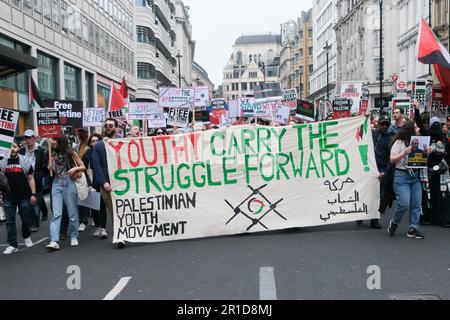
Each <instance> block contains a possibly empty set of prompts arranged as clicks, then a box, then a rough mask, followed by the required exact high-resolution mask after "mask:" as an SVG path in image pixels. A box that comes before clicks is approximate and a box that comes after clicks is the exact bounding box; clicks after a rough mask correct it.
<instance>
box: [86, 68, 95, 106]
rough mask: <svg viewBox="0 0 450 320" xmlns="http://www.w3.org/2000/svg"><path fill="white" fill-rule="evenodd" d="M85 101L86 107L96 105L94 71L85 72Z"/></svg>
mask: <svg viewBox="0 0 450 320" xmlns="http://www.w3.org/2000/svg"><path fill="white" fill-rule="evenodd" d="M84 85H85V94H86V97H85V101H86V107H88V108H93V107H94V75H93V74H92V73H89V72H86V74H85V83H84Z"/></svg>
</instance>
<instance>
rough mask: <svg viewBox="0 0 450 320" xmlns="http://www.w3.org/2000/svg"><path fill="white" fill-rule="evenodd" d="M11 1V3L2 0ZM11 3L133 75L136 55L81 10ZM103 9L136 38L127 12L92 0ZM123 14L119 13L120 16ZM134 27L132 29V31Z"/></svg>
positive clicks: (53, 1) (37, 1) (47, 1)
mask: <svg viewBox="0 0 450 320" xmlns="http://www.w3.org/2000/svg"><path fill="white" fill-rule="evenodd" d="M2 1H4V2H9V0H2ZM10 1H11V4H12V5H13V6H14V7H16V8H18V9H21V10H22V11H23V12H24V13H25V14H27V15H30V16H31V17H33V18H34V19H36V20H38V21H41V22H42V21H43V22H44V24H46V25H47V26H49V27H51V28H52V29H54V30H55V31H57V32H60V33H61V34H63V35H65V36H67V37H68V38H69V39H71V40H73V41H76V42H77V43H79V44H80V45H82V46H84V47H85V48H86V49H89V50H90V51H92V52H94V53H96V54H97V55H99V56H101V57H102V58H104V59H106V60H108V61H109V62H111V63H113V64H115V65H117V66H118V67H120V68H122V69H124V70H126V71H127V72H129V73H133V66H134V53H133V52H132V51H131V50H130V49H129V48H128V47H127V46H125V45H124V44H122V43H121V42H120V41H118V40H117V39H116V38H115V37H113V36H111V35H110V34H109V32H106V31H104V30H103V29H102V28H100V27H99V26H98V25H97V24H95V23H94V22H93V21H91V20H90V19H89V18H88V17H87V16H86V15H85V14H84V13H82V12H81V10H80V9H79V8H77V7H76V6H74V5H72V4H68V3H67V2H66V1H63V0H61V1H60V0H10ZM90 1H91V2H92V3H96V6H97V8H98V9H100V8H102V10H103V11H104V13H105V14H107V15H109V16H110V17H109V19H113V21H116V22H115V23H116V25H117V26H118V27H120V28H121V29H122V31H124V32H125V31H126V32H127V33H128V35H129V36H130V37H131V38H133V18H132V16H131V15H130V14H128V13H126V11H125V10H124V9H122V8H121V7H120V6H118V5H117V3H116V2H113V1H111V0H103V1H102V0H90ZM118 12H120V14H119V13H118ZM130 28H131V29H130Z"/></svg>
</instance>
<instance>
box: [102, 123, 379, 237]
mask: <svg viewBox="0 0 450 320" xmlns="http://www.w3.org/2000/svg"><path fill="white" fill-rule="evenodd" d="M107 157H108V167H109V175H110V179H111V185H112V189H113V190H114V191H113V192H112V193H111V195H112V201H113V208H114V242H115V243H117V242H119V241H129V242H162V241H171V240H181V239H191V238H201V237H210V236H221V235H231V234H240V233H252V232H261V231H271V230H280V229H287V228H295V227H307V226H321V225H327V224H334V223H342V222H350V221H357V220H367V219H376V218H379V213H378V203H379V196H378V190H379V182H378V179H377V178H378V173H377V167H376V162H375V155H374V150H373V142H372V133H371V130H370V126H369V122H368V118H365V117H355V118H349V119H345V120H341V121H328V122H319V123H311V124H299V125H294V126H289V127H260V126H256V127H255V126H235V127H231V128H228V129H226V130H225V129H224V130H211V131H203V132H194V133H190V134H184V135H173V136H156V137H145V138H139V139H113V140H110V141H109V142H108V144H107Z"/></svg>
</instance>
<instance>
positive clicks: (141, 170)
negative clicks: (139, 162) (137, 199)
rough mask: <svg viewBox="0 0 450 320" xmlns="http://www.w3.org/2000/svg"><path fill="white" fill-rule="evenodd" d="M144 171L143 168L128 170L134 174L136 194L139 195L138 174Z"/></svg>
mask: <svg viewBox="0 0 450 320" xmlns="http://www.w3.org/2000/svg"><path fill="white" fill-rule="evenodd" d="M143 171H144V169H143V168H135V169H130V170H129V172H130V173H133V172H134V179H135V181H136V183H135V184H136V190H135V192H136V194H139V172H143Z"/></svg>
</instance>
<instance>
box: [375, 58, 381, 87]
mask: <svg viewBox="0 0 450 320" xmlns="http://www.w3.org/2000/svg"><path fill="white" fill-rule="evenodd" d="M373 69H374V71H375V74H374V77H375V79H376V80H377V81H380V79H382V77H383V75H382V74H380V73H381V69H380V58H375V59H373Z"/></svg>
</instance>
